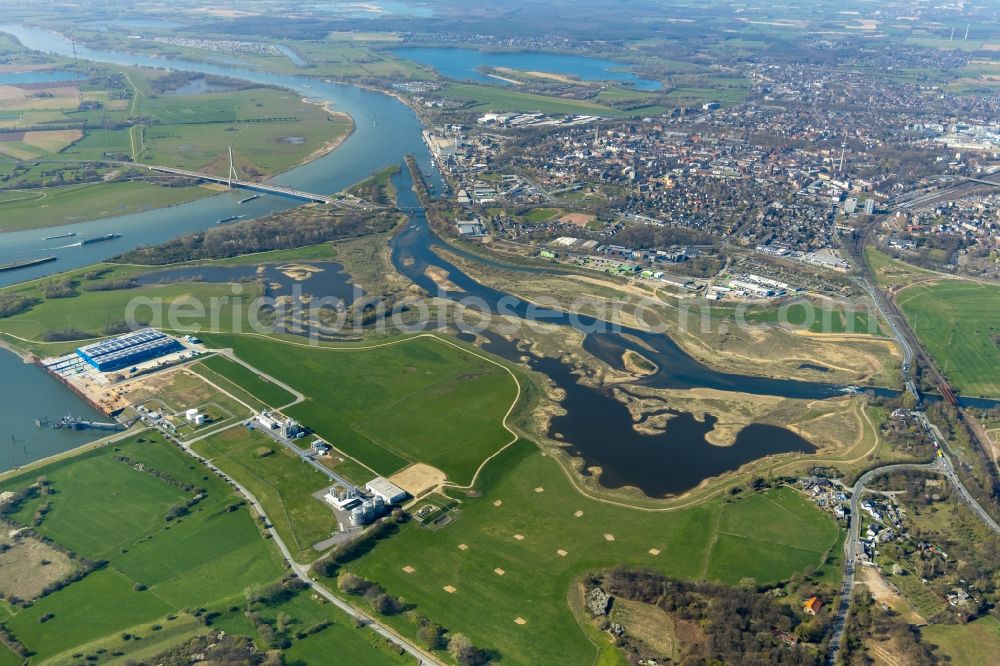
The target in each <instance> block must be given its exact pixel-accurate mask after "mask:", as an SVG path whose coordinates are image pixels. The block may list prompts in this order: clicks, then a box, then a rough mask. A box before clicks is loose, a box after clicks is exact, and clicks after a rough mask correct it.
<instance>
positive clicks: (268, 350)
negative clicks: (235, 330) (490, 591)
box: [204, 335, 518, 484]
mask: <svg viewBox="0 0 1000 666" xmlns="http://www.w3.org/2000/svg"><path fill="white" fill-rule="evenodd" d="M204 337H205V338H206V342H207V343H208V344H209V345H211V346H214V347H232V348H233V349H234V350H235V353H236V356H238V357H239V358H240V359H241V360H243V361H245V362H247V363H249V364H250V365H252V366H253V367H255V368H257V369H259V370H261V371H263V372H265V373H267V374H269V375H271V376H272V377H275V378H276V379H279V380H281V381H282V382H284V383H285V384H287V385H288V386H290V387H292V388H294V389H296V390H297V391H299V392H301V393H303V394H304V395H306V396H307V399H306V400H305V401H304V402H302V403H299V404H297V405H295V406H293V407H290V408H288V409H287V410H285V413H287V414H288V415H289V416H291V417H293V418H295V419H296V420H298V421H299V422H300V423H302V424H303V425H305V426H306V427H309V428H311V429H312V430H314V431H315V432H316V433H317V434H318V435H320V436H321V437H323V438H324V439H325V440H327V441H328V442H330V443H331V444H332V445H333V446H334V447H336V448H337V449H339V450H340V451H343V452H344V453H346V454H348V455H349V456H351V457H353V458H356V459H357V460H359V461H361V462H362V463H364V464H365V465H367V466H369V467H370V468H371V469H373V470H375V471H376V472H378V473H379V474H382V475H384V476H389V475H391V474H393V473H394V472H397V471H399V470H400V469H402V468H404V467H406V466H408V465H410V464H411V463H414V462H423V463H426V464H428V465H431V466H433V467H436V468H437V469H439V470H441V471H442V472H443V473H444V474H445V475H446V476H447V477H448V479H449V480H450V481H452V482H454V483H456V484H468V483H471V482H472V480H473V475H474V474H475V472H476V470H477V469H478V468H479V466H480V464H481V463H482V462H483V461H484V460H485V459H486V458H488V457H489V456H490V455H492V454H493V453H495V452H496V451H497V450H499V449H500V448H501V447H503V446H504V445H506V444H507V443H508V442H510V441H511V434H510V433H509V432H508V431H507V430H506V429H504V427H503V420H504V416H505V414H506V413H507V411H508V409H509V408H510V407H511V405H512V404H513V403H514V401H515V399H516V398H517V396H518V386H517V383H516V382H515V380H514V379H513V377H512V376H511V375H510V374H509V373H508V371H507V370H506V369H505V368H504V367H503V366H500V365H497V364H494V363H493V362H492V361H489V360H486V359H485V358H483V357H481V356H480V355H478V354H477V353H471V352H469V351H466V350H465V349H463V348H462V347H460V346H458V345H453V344H451V343H449V342H447V341H444V340H442V339H439V338H436V337H433V336H420V337H416V338H409V339H402V340H397V341H394V342H391V343H389V344H383V345H377V344H376V345H373V346H371V347H364V346H360V347H359V346H339V347H329V346H321V347H315V346H308V345H304V344H301V343H295V342H291V343H285V342H281V341H277V340H273V339H271V340H268V339H262V338H250V337H238V336H217V335H209V336H204ZM220 372H221V373H222V374H223V375H225V374H226V372H225V370H220Z"/></svg>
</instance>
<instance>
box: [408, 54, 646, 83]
mask: <svg viewBox="0 0 1000 666" xmlns="http://www.w3.org/2000/svg"><path fill="white" fill-rule="evenodd" d="M392 53H393V55H395V56H396V57H399V58H406V59H407V60H413V61H415V62H418V63H420V64H421V65H427V66H428V67H432V68H434V69H435V70H437V71H438V72H439V73H440V74H443V75H444V76H447V77H448V78H451V79H456V80H458V81H481V82H484V83H492V84H494V85H495V84H497V83H498V82H502V80H501V79H498V78H496V77H490V76H486V75H485V74H483V73H482V72H481V71H480V68H483V67H502V68H506V69H515V70H518V71H520V72H543V73H546V74H556V75H560V76H569V77H574V78H577V79H580V80H582V81H617V82H620V83H626V84H629V85H631V86H632V87H634V88H636V89H637V90H660V89H661V88H662V87H663V86H662V85H661V84H660V82H659V81H654V80H652V79H643V78H640V77H638V76H636V75H635V74H633V73H632V72H630V71H628V65H626V64H623V63H620V62H614V61H612V60H604V59H601V58H590V57H586V56H577V55H568V54H560V53H541V52H538V51H517V52H498V51H476V50H474V49H461V48H436V47H416V48H399V49H393V52H392Z"/></svg>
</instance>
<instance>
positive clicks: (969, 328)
mask: <svg viewBox="0 0 1000 666" xmlns="http://www.w3.org/2000/svg"><path fill="white" fill-rule="evenodd" d="M896 302H897V303H898V304H899V306H900V308H901V309H902V310H903V313H904V314H905V315H906V319H907V321H909V323H910V326H912V327H913V330H914V331H916V333H917V336H918V337H919V338H920V341H921V342H922V343H923V344H924V346H925V347H926V348H927V351H928V352H930V354H931V356H932V357H934V361H935V363H936V364H937V366H938V367H939V368H940V369H941V371H942V372H943V373H944V374H945V376H946V377H947V378H948V381H949V382H951V383H952V384H953V385H954V386H955V387H957V388H958V389H960V390H961V391H962V393H964V394H966V395H969V396H986V397H994V398H997V397H1000V316H998V314H997V313H1000V287H996V286H993V285H985V284H979V283H975V282H967V281H959V280H939V281H934V282H922V283H920V284H915V285H913V286H911V287H907V288H905V289H903V290H902V291H900V292H899V293H898V294H897V295H896Z"/></svg>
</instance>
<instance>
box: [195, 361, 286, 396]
mask: <svg viewBox="0 0 1000 666" xmlns="http://www.w3.org/2000/svg"><path fill="white" fill-rule="evenodd" d="M201 364H202V365H204V366H205V367H206V368H208V369H209V370H211V371H212V372H214V373H217V374H219V375H222V376H223V377H224V378H226V379H228V380H229V381H231V382H233V383H234V384H236V385H237V386H239V387H240V388H242V389H243V390H245V391H247V392H249V393H251V394H252V395H254V396H255V397H257V398H259V399H260V400H263V401H264V402H265V403H266V404H268V405H270V406H271V407H281V406H282V405H287V404H288V403H290V402H292V401H294V400H295V396H294V395H292V394H291V393H289V392H288V391H286V390H285V389H284V388H282V387H280V386H278V385H277V384H275V383H274V382H271V381H268V380H267V379H264V378H263V377H261V376H260V375H258V374H257V373H255V372H253V371H252V370H250V369H249V368H247V367H246V366H243V365H240V364H239V363H236V362H235V361H231V360H230V359H228V358H226V357H225V356H210V357H209V358H206V359H205V360H203V361H202V362H201Z"/></svg>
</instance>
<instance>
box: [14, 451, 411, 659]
mask: <svg viewBox="0 0 1000 666" xmlns="http://www.w3.org/2000/svg"><path fill="white" fill-rule="evenodd" d="M122 457H125V458H127V460H124V459H121V458H122ZM140 463H141V465H140ZM39 473H41V474H43V475H44V476H45V477H46V478H47V479H48V481H49V482H50V483H51V486H52V488H53V489H54V491H55V492H54V493H53V494H51V495H49V496H46V497H44V498H42V497H36V498H33V499H31V500H29V501H28V502H26V503H25V505H23V506H22V507H20V508H19V509H18V511H16V512H15V513H14V514H13V515H11V516H8V518H11V519H13V520H15V521H17V522H24V521H25V520H27V519H30V517H31V516H32V515H33V514H34V513H35V511H36V510H37V506H38V504H39V503H40V502H41V501H43V499H44V500H45V501H48V502H50V504H51V508H50V510H49V512H48V514H47V515H46V516H45V518H44V520H43V522H42V523H41V525H40V526H39V527H38V528H37V529H38V530H39V532H41V533H42V534H43V535H44V536H46V537H48V538H50V539H52V540H54V541H56V543H58V544H60V545H62V546H64V547H67V548H70V549H71V550H73V551H74V552H75V553H76V554H78V555H80V556H83V557H87V558H90V559H94V560H98V559H99V560H105V561H107V565H106V566H104V567H103V568H100V569H98V570H97V571H94V572H92V573H90V574H89V575H87V576H86V577H85V578H83V579H82V580H80V581H78V582H75V583H72V584H70V585H68V586H67V587H64V588H63V589H61V590H59V591H57V592H53V593H51V594H49V595H48V596H45V597H43V598H42V599H41V600H39V601H38V602H37V603H35V604H34V605H31V606H29V607H26V608H23V609H22V608H18V607H9V606H6V605H5V606H4V610H0V623H3V625H4V626H5V627H6V629H7V630H8V631H10V632H11V633H12V634H13V635H14V636H16V637H17V639H18V640H20V641H21V642H22V643H23V644H24V645H25V646H27V648H28V649H30V650H32V651H33V652H34V656H33V660H35V659H37V660H45V661H46V663H53V664H76V663H80V661H81V660H82V659H83V658H84V657H86V661H87V663H123V662H124V661H125V660H127V659H133V660H135V661H144V660H147V659H151V658H152V657H154V656H155V655H157V654H159V653H160V652H162V651H163V650H165V649H167V648H171V647H175V646H177V645H179V644H181V643H183V642H185V641H186V640H188V639H190V638H192V637H194V636H199V635H204V634H206V633H207V632H208V631H209V629H210V627H211V628H216V629H225V630H227V631H228V632H229V633H237V634H239V635H245V636H249V637H251V638H252V639H253V640H254V641H255V642H256V643H257V645H258V647H260V648H262V649H266V648H267V647H268V641H267V640H265V637H264V636H262V635H261V633H260V632H259V631H258V630H257V629H256V628H255V627H254V625H252V624H251V623H250V622H249V621H248V620H247V619H246V617H245V615H244V611H245V609H246V604H247V602H246V600H245V599H246V597H245V591H246V590H247V589H264V588H266V587H267V586H269V585H271V584H272V583H275V582H276V581H278V579H279V578H280V577H281V576H282V575H283V574H284V569H283V567H282V562H281V559H280V557H279V555H278V553H277V549H275V548H274V547H273V546H272V545H271V544H270V543H269V542H268V541H267V540H265V539H264V538H263V535H262V534H261V532H260V531H259V529H258V527H257V526H256V525H255V521H254V520H253V519H252V518H251V514H250V511H249V510H248V509H247V508H246V507H245V506H244V505H243V504H242V502H241V498H240V497H239V496H238V495H237V494H235V492H234V491H233V490H232V489H231V488H230V487H229V486H228V485H227V484H226V483H225V482H223V481H222V480H221V479H219V478H217V477H216V476H215V475H213V474H210V473H208V472H207V470H205V469H204V468H202V467H200V466H199V465H197V464H195V462H194V461H193V460H192V459H191V458H190V457H188V456H187V455H186V454H184V453H182V452H181V451H180V450H179V449H177V448H176V447H174V446H173V445H171V444H168V443H167V442H165V441H164V440H163V439H162V438H160V437H159V436H158V435H153V434H144V435H140V436H135V437H132V438H129V439H127V440H125V441H123V442H120V443H118V444H116V445H114V446H107V447H104V448H100V449H96V450H93V451H90V452H88V453H85V454H82V455H79V456H77V457H73V458H67V459H64V460H61V461H59V462H55V463H52V464H50V465H48V466H46V467H45V468H43V469H42V470H36V471H35V472H32V473H31V474H23V475H21V476H14V477H9V478H7V479H5V480H4V481H3V482H0V490H8V489H16V488H22V487H24V486H26V485H29V484H32V483H34V482H35V479H36V477H37V476H38V474H39ZM185 484H189V485H185ZM188 487H193V488H195V490H187V488H188ZM200 490H204V497H203V498H202V499H201V500H200V501H198V502H195V503H194V504H191V505H190V506H189V511H188V513H187V514H186V515H185V514H181V515H178V516H177V517H174V518H172V519H170V520H167V519H166V518H165V516H167V515H168V513H172V512H171V511H170V509H171V507H172V506H174V505H176V504H177V503H178V502H179V501H186V500H190V499H191V498H192V497H193V496H194V495H195V494H196V493H197V492H199V491H200ZM7 608H9V609H10V610H9V612H7V611H6V610H5V609H7ZM198 608H201V609H205V610H201V611H197V613H196V614H197V615H199V616H202V617H194V616H193V615H192V612H194V611H193V610H188V609H198ZM253 609H254V611H255V612H258V613H259V614H260V615H262V616H264V617H265V618H268V621H270V622H272V623H274V622H275V620H276V619H277V617H278V614H279V613H287V614H289V615H294V619H293V620H292V621H291V622H290V623H289V624H288V636H287V638H288V641H289V647H288V649H289V654H292V655H300V658H303V659H307V660H308V659H310V658H311V656H313V655H315V654H318V653H319V652H321V651H323V650H331V649H334V647H335V649H336V650H337V651H338V652H340V653H341V654H345V655H351V659H352V660H354V661H355V662H356V663H379V664H381V663H387V664H389V663H399V659H398V658H397V656H396V655H395V654H394V653H391V652H389V651H388V650H386V649H385V646H384V645H383V642H382V641H381V639H378V638H377V637H376V636H375V635H374V634H373V633H371V632H369V631H367V630H358V629H355V628H354V627H353V626H352V625H351V623H350V621H349V618H348V617H347V616H346V615H344V614H343V613H341V612H340V611H338V610H336V609H334V608H332V607H331V606H329V605H328V604H323V603H319V602H317V601H315V600H314V599H313V598H312V597H311V596H310V595H307V594H305V593H298V594H294V595H292V596H291V597H287V598H284V599H282V600H281V601H280V602H279V603H276V604H261V603H255V604H253ZM206 613H207V614H208V616H210V617H213V618H216V619H215V620H208V621H206V617H205V614H206ZM42 618H44V620H43V619H42ZM306 628H311V629H312V630H313V631H311V633H308V635H299V633H300V632H301V631H302V630H304V629H306ZM12 657H13V654H12V653H10V652H7V651H6V649H5V648H4V649H3V650H0V664H7V663H20V660H19V659H16V660H15V659H12Z"/></svg>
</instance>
